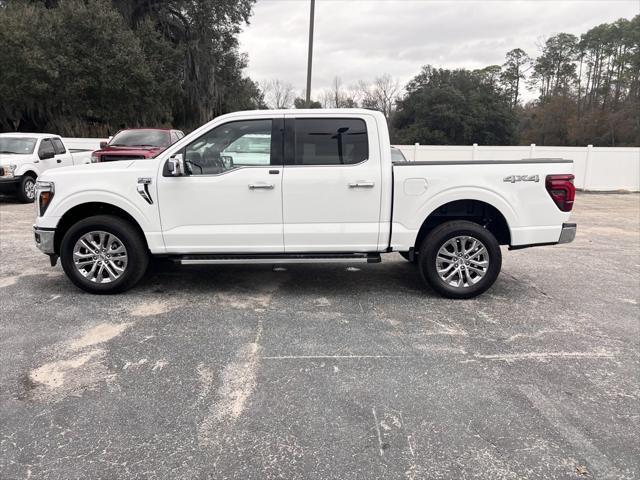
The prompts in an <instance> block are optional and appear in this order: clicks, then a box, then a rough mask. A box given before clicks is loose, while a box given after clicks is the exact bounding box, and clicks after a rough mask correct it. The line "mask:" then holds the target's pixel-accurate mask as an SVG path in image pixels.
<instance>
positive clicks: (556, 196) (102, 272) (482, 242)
mask: <svg viewBox="0 0 640 480" xmlns="http://www.w3.org/2000/svg"><path fill="white" fill-rule="evenodd" d="M391 151H392V150H391V146H390V144H389V133H388V131H387V125H386V120H385V118H384V116H383V115H382V114H380V113H378V112H373V111H369V110H358V109H354V110H348V109H339V110H337V109H334V110H291V111H267V110H261V111H253V112H236V113H232V114H228V115H223V116H221V117H218V118H216V119H215V120H213V121H211V122H209V123H208V124H206V125H204V126H203V127H201V128H199V129H197V130H196V131H194V132H192V133H191V134H190V135H187V136H186V137H184V138H182V139H181V140H179V141H178V142H176V143H175V144H173V145H171V146H170V147H169V148H167V149H166V150H165V151H163V152H162V153H160V154H159V155H158V156H157V157H156V158H154V159H150V160H148V161H145V162H136V161H121V162H111V163H99V164H92V165H83V166H79V167H74V168H64V169H56V170H50V171H47V172H46V173H45V174H44V175H42V177H41V181H39V182H38V185H37V195H36V196H37V210H38V217H37V220H36V224H35V227H34V228H35V241H36V244H37V245H38V247H39V248H40V249H41V250H42V251H43V252H45V253H46V254H48V255H49V256H50V258H51V263H52V265H55V263H56V261H57V259H58V257H60V259H61V262H62V266H63V268H64V270H65V272H66V274H67V276H68V277H69V278H70V279H71V281H72V282H73V283H75V284H76V285H77V286H79V287H80V288H83V289H85V290H87V291H89V292H93V293H113V292H119V291H124V290H126V289H128V288H130V287H132V286H133V285H135V284H136V283H137V282H138V281H139V280H140V279H141V278H142V276H143V274H144V272H145V270H146V267H147V264H148V261H149V258H150V257H151V256H164V257H169V258H171V259H173V260H175V261H176V262H179V263H182V264H225V263H269V264H282V263H302V262H379V261H380V260H381V254H384V253H389V252H394V251H397V252H400V253H401V254H402V255H403V256H404V257H405V258H406V259H407V260H409V261H411V262H414V263H415V264H416V265H417V267H418V269H419V271H420V273H421V276H422V278H423V279H424V281H425V282H426V283H427V284H428V285H430V286H431V287H432V288H433V289H434V290H436V291H437V292H439V293H440V294H442V295H445V296H448V297H452V298H469V297H473V296H475V295H478V294H480V293H481V292H483V291H485V290H486V289H487V288H489V287H490V286H491V285H492V284H493V283H494V281H495V279H496V277H497V276H498V274H499V272H500V268H501V262H502V253H501V249H500V245H509V246H510V248H524V247H530V246H534V245H550V244H557V243H566V242H570V241H572V240H573V238H574V236H575V232H576V226H575V224H569V223H566V222H567V221H568V220H569V216H570V213H569V212H570V211H571V208H572V206H573V200H574V194H575V188H574V185H573V175H572V170H573V164H572V161H571V160H562V159H525V160H513V161H473V162H469V161H441V162H424V163H423V162H403V161H399V162H396V163H393V160H392V153H391Z"/></svg>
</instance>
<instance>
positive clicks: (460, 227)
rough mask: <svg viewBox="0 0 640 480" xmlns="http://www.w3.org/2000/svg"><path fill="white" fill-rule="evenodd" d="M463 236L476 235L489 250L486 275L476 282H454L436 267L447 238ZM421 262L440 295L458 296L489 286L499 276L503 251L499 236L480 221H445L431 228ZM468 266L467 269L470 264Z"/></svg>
mask: <svg viewBox="0 0 640 480" xmlns="http://www.w3.org/2000/svg"><path fill="white" fill-rule="evenodd" d="M464 236H469V237H473V238H474V239H477V240H479V241H480V242H482V243H483V244H484V246H485V248H486V250H487V252H488V260H489V263H488V266H487V267H486V271H485V273H484V276H483V277H482V278H480V279H479V280H478V281H477V283H475V284H472V285H466V286H452V285H450V284H449V283H446V282H445V280H444V279H442V278H440V275H439V274H438V271H437V265H436V258H437V256H438V251H439V250H440V248H441V247H442V246H443V245H445V243H446V242H447V241H449V240H452V239H454V238H455V237H464ZM418 266H419V269H420V276H421V277H422V280H423V281H424V282H425V283H426V284H427V285H429V286H431V288H433V289H434V290H435V291H436V292H438V293H439V294H440V295H443V296H444V297H447V298H455V299H464V298H472V297H475V296H477V295H480V294H481V293H483V292H484V291H486V290H487V289H488V288H490V287H491V285H493V283H494V282H495V281H496V279H497V278H498V274H499V273H500V268H501V267H502V252H501V251H500V244H499V243H498V241H497V240H496V237H494V236H493V234H492V233H491V232H490V231H489V230H487V229H486V228H483V227H482V226H480V225H478V224H477V223H473V222H468V221H465V220H455V221H450V222H446V223H443V224H441V225H439V226H437V227H436V228H434V229H433V230H432V231H431V232H429V234H428V235H427V236H426V237H425V239H424V241H423V242H422V245H421V246H420V255H419V256H418ZM466 268H467V269H468V268H469V267H466ZM467 271H468V270H467ZM465 275H467V276H466V277H465V278H469V277H468V274H465ZM467 283H470V282H467Z"/></svg>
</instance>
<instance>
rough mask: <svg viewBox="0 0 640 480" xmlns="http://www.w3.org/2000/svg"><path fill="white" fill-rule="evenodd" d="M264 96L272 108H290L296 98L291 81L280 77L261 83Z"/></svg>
mask: <svg viewBox="0 0 640 480" xmlns="http://www.w3.org/2000/svg"><path fill="white" fill-rule="evenodd" d="M261 87H262V91H263V92H264V98H265V101H266V102H267V105H269V107H270V108H276V109H280V108H290V107H291V105H292V104H293V100H294V99H295V96H296V95H295V90H294V88H293V85H291V84H290V83H289V82H284V81H282V80H280V79H278V78H276V79H274V80H268V81H266V82H263V83H262V84H261Z"/></svg>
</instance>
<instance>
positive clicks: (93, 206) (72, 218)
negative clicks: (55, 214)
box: [53, 202, 149, 254]
mask: <svg viewBox="0 0 640 480" xmlns="http://www.w3.org/2000/svg"><path fill="white" fill-rule="evenodd" d="M95 215H112V216H114V217H119V218H122V219H123V220H126V221H127V222H129V223H130V224H131V225H132V226H133V227H134V228H135V229H136V231H137V232H138V233H139V234H140V237H141V238H142V239H143V241H144V244H145V247H146V248H147V249H149V243H148V240H147V237H146V235H145V233H144V230H143V229H142V227H141V226H140V223H139V222H138V221H137V220H136V219H135V218H134V217H133V216H132V215H131V214H130V213H128V212H127V211H125V210H123V209H122V208H120V207H117V206H115V205H113V204H110V203H105V202H86V203H81V204H79V205H76V206H74V207H72V208H70V209H69V210H67V211H66V212H65V213H64V215H63V216H62V217H61V218H60V220H59V221H58V225H57V227H56V233H55V236H54V240H53V246H54V250H55V252H56V253H57V254H60V245H61V244H62V239H63V238H64V235H65V234H66V233H67V231H69V228H71V226H73V225H74V224H75V223H77V222H78V221H80V220H83V219H85V218H88V217H93V216H95Z"/></svg>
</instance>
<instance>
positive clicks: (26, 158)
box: [0, 153, 35, 165]
mask: <svg viewBox="0 0 640 480" xmlns="http://www.w3.org/2000/svg"><path fill="white" fill-rule="evenodd" d="M34 159H35V155H34V154H29V155H21V154H14V153H0V165H8V164H12V165H20V164H21V163H31V162H33V160H34Z"/></svg>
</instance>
